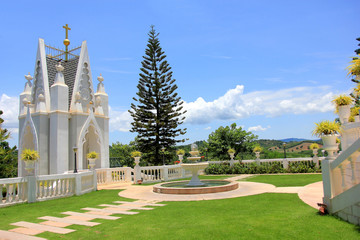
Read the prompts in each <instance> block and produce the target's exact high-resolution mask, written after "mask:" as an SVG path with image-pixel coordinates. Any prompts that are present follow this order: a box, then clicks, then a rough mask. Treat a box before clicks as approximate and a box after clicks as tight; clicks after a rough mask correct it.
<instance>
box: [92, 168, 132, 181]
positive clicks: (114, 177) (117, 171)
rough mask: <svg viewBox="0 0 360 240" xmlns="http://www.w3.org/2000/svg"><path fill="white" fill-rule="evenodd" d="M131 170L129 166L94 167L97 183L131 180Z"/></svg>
mask: <svg viewBox="0 0 360 240" xmlns="http://www.w3.org/2000/svg"><path fill="white" fill-rule="evenodd" d="M131 172H132V169H131V168H130V167H120V168H100V169H96V174H97V183H98V184H99V185H102V184H111V183H120V182H131V181H132V178H131Z"/></svg>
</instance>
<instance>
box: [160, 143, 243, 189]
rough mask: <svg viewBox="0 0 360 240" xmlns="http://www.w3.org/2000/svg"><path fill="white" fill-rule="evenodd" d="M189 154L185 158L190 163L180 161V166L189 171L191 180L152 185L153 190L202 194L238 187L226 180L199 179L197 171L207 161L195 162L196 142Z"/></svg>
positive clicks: (204, 166) (202, 168)
mask: <svg viewBox="0 0 360 240" xmlns="http://www.w3.org/2000/svg"><path fill="white" fill-rule="evenodd" d="M190 154H191V157H188V158H187V160H188V161H192V163H182V164H181V167H182V168H183V169H184V170H185V171H190V172H191V174H192V177H191V180H190V181H177V182H170V183H162V184H157V185H155V186H154V187H153V192H155V193H164V194H204V193H218V192H225V191H231V190H235V189H237V188H238V186H239V184H238V183H237V182H231V181H227V180H203V181H200V179H199V176H198V174H199V171H200V170H204V169H205V168H206V167H207V166H208V165H209V163H207V162H196V161H198V160H199V159H200V158H201V157H199V151H198V150H197V146H196V144H192V145H191V151H190Z"/></svg>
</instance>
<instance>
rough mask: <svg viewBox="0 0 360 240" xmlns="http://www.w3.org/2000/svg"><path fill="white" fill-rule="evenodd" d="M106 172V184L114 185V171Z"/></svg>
mask: <svg viewBox="0 0 360 240" xmlns="http://www.w3.org/2000/svg"><path fill="white" fill-rule="evenodd" d="M105 172H106V175H105V176H106V179H105V183H106V184H109V183H112V169H111V168H107V169H106V170H105Z"/></svg>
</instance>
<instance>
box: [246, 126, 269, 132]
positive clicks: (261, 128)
mask: <svg viewBox="0 0 360 240" xmlns="http://www.w3.org/2000/svg"><path fill="white" fill-rule="evenodd" d="M269 128H270V126H267V127H262V126H261V125H257V126H253V127H249V128H248V131H250V132H262V131H265V130H267V129H269Z"/></svg>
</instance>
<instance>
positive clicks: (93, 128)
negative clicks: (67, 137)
mask: <svg viewBox="0 0 360 240" xmlns="http://www.w3.org/2000/svg"><path fill="white" fill-rule="evenodd" d="M102 139H103V137H102V134H101V130H100V127H99V126H98V124H97V122H96V119H95V117H94V114H93V112H92V111H90V115H89V117H88V119H87V120H86V122H85V123H84V126H83V128H82V130H81V132H80V136H79V139H78V144H77V145H78V159H77V162H78V165H79V167H78V168H79V169H88V160H87V157H86V155H87V154H88V153H89V152H92V151H95V152H97V153H98V154H99V157H98V159H97V160H96V165H95V168H101V159H102V156H103V154H104V149H103V142H102Z"/></svg>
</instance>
